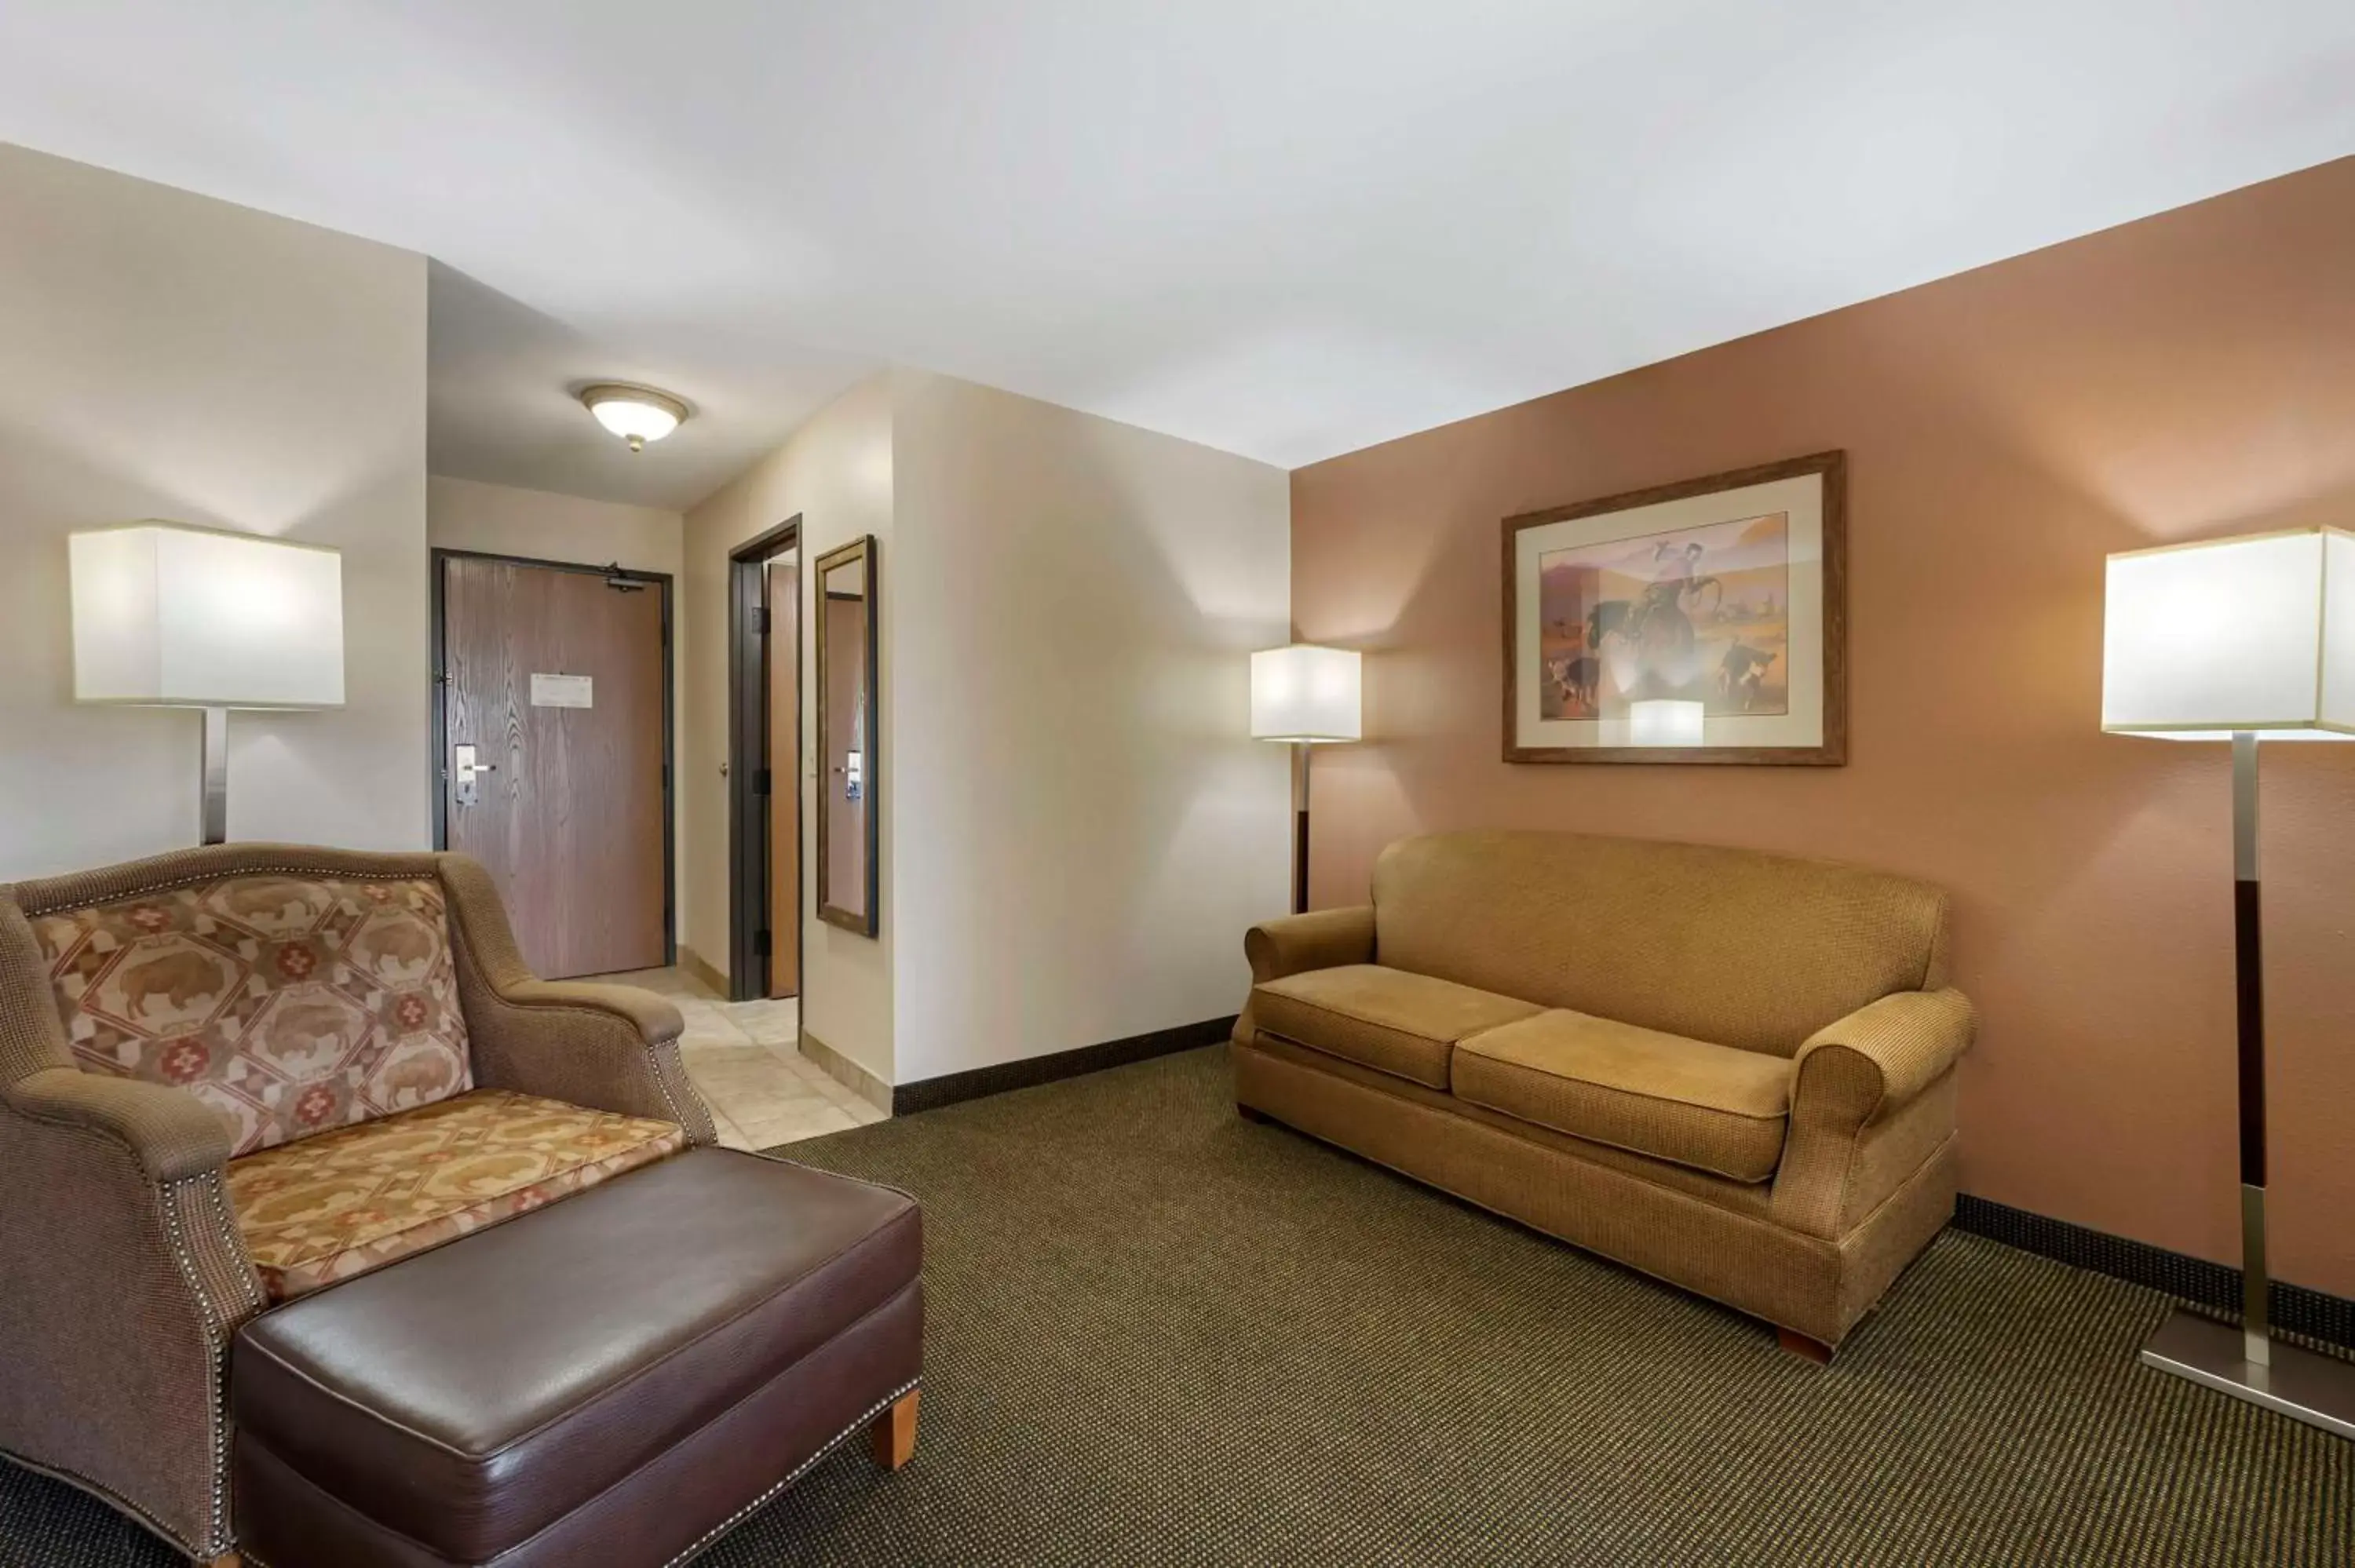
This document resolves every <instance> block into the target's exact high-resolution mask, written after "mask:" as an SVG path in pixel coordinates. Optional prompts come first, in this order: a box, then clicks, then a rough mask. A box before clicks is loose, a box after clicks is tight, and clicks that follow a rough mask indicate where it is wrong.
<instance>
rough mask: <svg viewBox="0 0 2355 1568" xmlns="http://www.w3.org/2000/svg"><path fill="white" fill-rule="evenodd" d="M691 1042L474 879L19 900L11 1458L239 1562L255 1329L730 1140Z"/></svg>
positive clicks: (479, 872) (1, 1131) (304, 876)
mask: <svg viewBox="0 0 2355 1568" xmlns="http://www.w3.org/2000/svg"><path fill="white" fill-rule="evenodd" d="M679 1029H680V1019H679V1014H678V1012H677V1009H676V1008H674V1007H673V1006H672V1005H671V1004H670V1003H669V1002H667V1001H663V1000H662V999H661V998H659V997H655V996H653V995H650V994H647V993H645V992H643V991H633V990H630V989H627V988H623V987H617V986H603V985H593V984H561V983H550V982H548V981H544V980H538V979H536V978H535V977H534V976H533V975H532V974H531V972H530V970H529V969H527V967H526V966H525V964H524V962H523V959H522V958H521V956H520V954H519V953H518V951H517V947H516V942H515V938H514V935H513V932H512V931H511V930H510V929H509V927H508V924H507V920H506V913H505V911H504V910H503V909H502V908H501V906H500V903H499V898H498V895H497V893H496V890H495V889H494V887H493V885H492V883H491V881H490V878H489V876H488V875H487V874H485V872H484V870H483V869H482V867H480V866H479V865H476V864H475V863H473V862H472V861H469V860H467V859H465V858H464V857H463V856H460V855H453V854H370V853H348V852H342V851H335V850H325V849H311V848H297V847H293V846H287V845H276V844H235V845H225V846H217V847H212V848H207V849H201V850H192V851H186V852H183V853H175V854H169V855H164V856H160V857H158V858H155V859H153V860H146V861H141V862H137V863H132V864H128V865H121V866H115V867H112V868H110V869H107V870H104V871H98V872H91V873H87V874H80V875H74V876H65V877H57V878H52V879H49V880H46V881H38V882H27V883H21V884H17V885H13V886H0V1172H5V1179H0V1360H5V1361H6V1363H7V1365H8V1368H9V1371H8V1373H7V1375H5V1377H0V1450H5V1453H6V1454H7V1455H8V1456H10V1457H14V1458H16V1459H17V1460H19V1461H21V1462H23V1463H25V1464H27V1465H29V1466H31V1467H34V1468H37V1469H39V1470H42V1471H45V1472H47V1473H48V1474H50V1475H53V1476H56V1477H59V1478H62V1479H64V1480H66V1481H68V1482H70V1483H71V1484H73V1485H75V1486H78V1487H80V1488H82V1489H85V1490H87V1491H90V1492H92V1493H94V1494H96V1495H97V1496H99V1497H100V1498H101V1499H105V1500H106V1501H108V1502H110V1503H112V1504H113V1505H114V1506H116V1507H118V1508H120V1509H122V1510H124V1511H126V1512H127V1513H129V1514H131V1515H132V1516H133V1517H135V1518H136V1519H138V1520H141V1521H142V1522H143V1523H144V1524H145V1525H147V1526H148V1527H149V1528H150V1529H152V1530H154V1531H155V1532H156V1533H158V1534H159V1535H161V1536H163V1537H164V1538H165V1540H166V1541H168V1542H171V1543H172V1544H173V1545H174V1546H175V1547H176V1549H177V1550H179V1551H180V1552H184V1553H186V1554H187V1555H188V1556H189V1557H191V1558H194V1559H197V1560H199V1561H209V1560H211V1559H213V1558H216V1557H218V1556H221V1555H224V1554H226V1553H227V1552H229V1550H230V1539H229V1535H230V1531H229V1506H228V1482H227V1461H228V1455H229V1430H228V1420H227V1415H226V1410H227V1405H226V1403H225V1397H224V1396H225V1388H224V1378H225V1376H226V1375H227V1369H226V1367H225V1360H226V1348H227V1346H228V1345H229V1341H230V1338H231V1336H232V1335H234V1334H235V1332H236V1331H237V1330H238V1329H239V1328H240V1325H242V1324H243V1323H244V1322H245V1321H246V1320H247V1319H250V1318H251V1317H253V1316H255V1315H256V1314H257V1313H259V1312H261V1310H262V1309H263V1308H265V1307H266V1306H268V1305H270V1304H272V1302H273V1301H276V1300H282V1299H286V1298H291V1297H293V1296H296V1295H302V1294H305V1293H307V1292H309V1291H312V1290H315V1289H324V1288H332V1287H333V1286H334V1285H335V1284H336V1282H338V1281H339V1280H341V1279H344V1278H348V1277H352V1276H354V1275H356V1274H359V1273H363V1272H366V1271H368V1270H369V1269H372V1268H375V1267H379V1266H383V1265H385V1264H388V1263H391V1262H394V1261H397V1260H398V1259H400V1258H401V1257H403V1256H406V1255H411V1254H413V1253H415V1252H417V1251H420V1250H422V1249H424V1248H427V1247H432V1246H434V1245H439V1244H440V1243H442V1242H444V1241H448V1240H452V1239H454V1238H455V1237H456V1236H458V1235H460V1234H466V1233H467V1232H470V1231H473V1230H477V1229H480V1228H482V1227H483V1226H485V1225H488V1224H496V1223H498V1222H499V1221H501V1220H503V1219H506V1218H509V1217H512V1216H513V1215H515V1214H517V1213H524V1212H526V1211H527V1210H529V1209H531V1208H535V1207H538V1206H539V1205H540V1204H543V1203H545V1202H551V1201H557V1200H560V1199H561V1198H562V1197H563V1196H564V1195H565V1194H567V1193H569V1192H574V1191H578V1190H580V1189H581V1188H582V1187H585V1186H587V1185H590V1184H592V1183H593V1182H596V1181H602V1180H603V1179H604V1178H605V1177H607V1176H611V1175H613V1174H618V1173H619V1172H620V1171H625V1170H630V1169H633V1168H634V1167H636V1166H638V1165H642V1164H645V1163H647V1162H649V1161H650V1160H658V1159H662V1158H666V1157H667V1156H668V1155H670V1154H672V1153H674V1152H676V1151H677V1150H680V1149H682V1148H686V1147H689V1146H696V1145H707V1144H710V1143H712V1142H713V1141H715V1139H714V1133H713V1128H712V1121H711V1116H710V1113H709V1110H708V1109H707V1108H706V1107H704V1105H703V1103H702V1101H701V1099H700V1098H699V1097H698V1095H697V1093H696V1091H695V1089H694V1087H693V1086H692V1085H691V1084H689V1082H688V1081H687V1075H686V1072H685V1069H684V1067H683V1066H682V1065H681V1063H680V1059H679V1054H678V1048H677V1037H678V1033H679Z"/></svg>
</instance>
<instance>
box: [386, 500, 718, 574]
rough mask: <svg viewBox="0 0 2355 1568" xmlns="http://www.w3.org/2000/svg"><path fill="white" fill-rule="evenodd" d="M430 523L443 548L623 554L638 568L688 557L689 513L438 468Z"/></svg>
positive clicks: (600, 559)
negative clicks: (453, 474) (450, 474)
mask: <svg viewBox="0 0 2355 1568" xmlns="http://www.w3.org/2000/svg"><path fill="white" fill-rule="evenodd" d="M425 529H426V538H427V541H428V543H430V544H432V546H433V547H434V548H435V549H439V550H479V551H481V552H483V553H484V554H485V555H491V556H525V557H527V558H529V559H533V560H541V561H580V562H584V563H586V564H588V565H590V566H597V567H602V566H605V565H608V564H609V563H612V562H615V561H618V562H620V563H621V564H622V565H623V566H625V567H629V568H631V569H632V570H633V571H641V572H666V573H668V574H670V575H671V576H672V577H677V575H678V572H679V566H680V562H681V561H682V559H683V558H684V540H685V529H686V519H685V518H684V517H683V516H682V515H681V514H678V513H677V512H666V511H663V510H662V509H661V508H659V507H655V506H629V505H624V504H622V503H618V502H612V501H584V500H582V499H581V497H580V496H577V495H558V494H555V493H552V492H549V491H545V490H523V489H519V488H517V486H515V485H511V484H486V483H485V482H482V481H481V480H475V479H449V478H445V477H444V476H442V475H441V474H435V475H434V476H433V477H432V479H431V480H430V481H428V482H427V485H426V492H425Z"/></svg>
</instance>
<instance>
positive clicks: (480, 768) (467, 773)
mask: <svg viewBox="0 0 2355 1568" xmlns="http://www.w3.org/2000/svg"><path fill="white" fill-rule="evenodd" d="M476 756H477V752H476V750H475V748H474V747H473V746H472V745H466V746H453V747H451V748H450V775H451V778H452V779H453V780H454V781H455V782H456V784H457V786H458V789H457V799H458V804H460V805H461V806H471V805H473V804H474V800H475V797H476V794H477V789H478V787H477V786H476V784H475V783H474V780H475V779H476V778H477V777H478V776H479V775H482V774H485V773H496V772H497V771H498V770H499V765H498V764H497V763H496V762H477V761H476V760H474V758H475V757H476Z"/></svg>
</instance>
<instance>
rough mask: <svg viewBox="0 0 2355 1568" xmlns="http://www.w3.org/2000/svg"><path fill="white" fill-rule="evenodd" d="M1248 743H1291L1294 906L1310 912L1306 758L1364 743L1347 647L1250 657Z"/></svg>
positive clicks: (1354, 659) (1354, 663) (1357, 675)
mask: <svg viewBox="0 0 2355 1568" xmlns="http://www.w3.org/2000/svg"><path fill="white" fill-rule="evenodd" d="M1251 669H1252V739H1253V740H1283V741H1289V742H1291V743H1292V748H1293V768H1292V812H1293V847H1292V907H1293V912H1294V913H1295V914H1297V913H1300V912H1301V911H1303V910H1305V909H1306V908H1307V907H1308V754H1309V748H1310V747H1314V746H1322V745H1327V744H1330V743H1332V742H1336V741H1345V740H1358V739H1360V738H1362V736H1363V733H1364V729H1363V726H1364V719H1363V709H1364V701H1363V697H1364V681H1363V676H1362V674H1361V672H1360V668H1359V655H1358V654H1357V652H1355V651H1354V650H1351V649H1348V648H1318V647H1315V646H1313V645H1311V644H1308V643H1305V642H1295V643H1294V644H1293V645H1292V646H1291V647H1289V648H1270V649H1266V650H1264V651H1263V652H1258V653H1254V654H1252V664H1251Z"/></svg>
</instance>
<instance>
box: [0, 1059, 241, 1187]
mask: <svg viewBox="0 0 2355 1568" xmlns="http://www.w3.org/2000/svg"><path fill="white" fill-rule="evenodd" d="M0 1100H5V1103H6V1105H7V1107H8V1108H9V1109H10V1110H13V1111H15V1112H16V1113H17V1114H18V1115H20V1116H24V1117H27V1118H31V1119H32V1120H34V1121H38V1122H46V1123H48V1124H49V1125H50V1126H52V1127H63V1128H72V1129H74V1130H76V1131H81V1132H94V1133H97V1134H99V1135H100V1136H101V1137H104V1138H108V1139H112V1140H113V1141H114V1142H116V1143H119V1144H121V1145H122V1146H123V1148H124V1149H126V1150H129V1151H130V1153H131V1157H132V1158H133V1160H137V1161H138V1162H139V1169H140V1171H142V1172H143V1173H144V1174H145V1176H146V1177H147V1178H148V1179H149V1180H150V1181H180V1180H181V1179H183V1178H184V1177H188V1176H201V1175H203V1174H205V1173H206V1172H208V1171H218V1170H220V1169H221V1167H223V1166H224V1165H226V1164H228V1163H229V1128H227V1127H226V1126H224V1125H223V1124H222V1122H221V1118H219V1117H218V1116H216V1115H215V1114H213V1111H212V1109H211V1108H210V1107H208V1106H207V1105H206V1104H205V1103H204V1101H202V1100H200V1099H198V1098H197V1097H196V1096H194V1095H191V1094H188V1093H186V1092H185V1091H184V1090H180V1089H176V1088H172V1087H170V1086H166V1085H164V1084H150V1083H144V1082H142V1081H140V1080H139V1079H136V1078H110V1077H106V1076H103V1075H100V1074H97V1073H85V1072H83V1071H82V1070H81V1069H80V1068H79V1067H48V1068H44V1069H43V1070H41V1071H40V1072H37V1073H30V1074H27V1075H26V1076H24V1077H21V1078H19V1079H17V1080H16V1082H15V1083H13V1084H10V1085H9V1086H7V1087H6V1088H5V1090H0Z"/></svg>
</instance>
